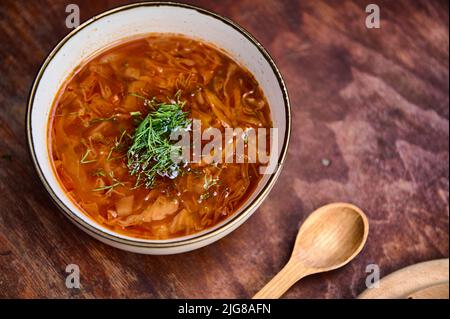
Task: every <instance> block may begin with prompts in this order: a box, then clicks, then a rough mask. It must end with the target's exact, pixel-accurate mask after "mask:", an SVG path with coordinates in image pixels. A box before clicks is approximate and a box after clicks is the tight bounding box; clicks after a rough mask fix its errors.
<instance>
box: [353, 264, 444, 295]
mask: <svg viewBox="0 0 450 319" xmlns="http://www.w3.org/2000/svg"><path fill="white" fill-rule="evenodd" d="M448 271H449V268H448V258H447V259H445V258H444V259H436V260H429V261H425V262H421V263H417V264H414V265H410V266H407V267H405V268H402V269H399V270H396V271H394V272H393V273H391V274H389V275H387V276H386V277H383V278H381V280H380V281H379V282H378V283H377V285H378V287H377V288H376V289H375V288H368V289H366V290H364V291H363V292H362V293H361V294H360V295H359V296H358V298H359V299H405V298H409V297H413V298H414V296H417V297H420V296H422V297H425V296H426V295H427V294H431V293H434V292H436V293H438V292H441V291H442V287H441V285H442V284H447V287H448ZM435 286H436V288H437V291H435V290H434V289H430V290H427V288H431V287H435ZM437 286H439V287H437ZM416 293H417V295H416ZM447 296H448V288H447ZM436 298H437V297H436Z"/></svg>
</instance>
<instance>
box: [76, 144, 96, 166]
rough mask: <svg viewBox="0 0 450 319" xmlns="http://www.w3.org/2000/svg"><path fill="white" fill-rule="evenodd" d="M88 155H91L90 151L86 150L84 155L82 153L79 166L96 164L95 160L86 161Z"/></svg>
mask: <svg viewBox="0 0 450 319" xmlns="http://www.w3.org/2000/svg"><path fill="white" fill-rule="evenodd" d="M90 153H91V150H90V149H89V148H88V149H87V150H86V153H84V155H83V157H82V158H81V160H80V163H81V164H89V163H94V162H97V160H96V159H92V160H88V159H87V158H88V156H89V154H90Z"/></svg>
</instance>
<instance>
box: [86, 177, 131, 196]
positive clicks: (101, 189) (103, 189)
mask: <svg viewBox="0 0 450 319" xmlns="http://www.w3.org/2000/svg"><path fill="white" fill-rule="evenodd" d="M109 176H110V177H111V179H112V184H111V185H105V186H102V187H97V188H94V189H93V190H92V191H93V192H101V191H106V190H107V192H106V194H108V193H110V192H111V191H112V190H113V189H114V188H115V187H117V186H124V183H122V182H120V181H119V180H117V179H116V178H115V177H114V173H113V172H111V173H109Z"/></svg>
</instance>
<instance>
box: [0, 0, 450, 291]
mask: <svg viewBox="0 0 450 319" xmlns="http://www.w3.org/2000/svg"><path fill="white" fill-rule="evenodd" d="M180 1H183V0H180ZM0 2H1V4H0V39H1V41H0V297H4V298H6V297H19V298H33V297H50V298H58V297H59V298H68V297H71V298H93V297H103V298H121V297H128V298H171V297H172V298H174V297H177V298H205V297H208V298H218V297H222V298H249V297H251V296H253V295H254V294H255V293H256V292H257V291H258V290H259V289H261V288H262V287H263V286H264V284H266V283H267V282H268V280H270V279H271V278H272V277H273V276H274V274H275V273H276V272H278V271H279V270H280V269H281V268H282V266H283V265H284V264H285V263H286V262H287V260H288V258H289V255H290V251H291V249H292V245H293V243H294V239H295V235H296V233H297V230H298V225H299V223H300V222H302V221H303V220H304V219H305V218H306V216H307V215H308V214H309V213H310V212H312V211H313V210H315V209H316V208H318V207H320V206H322V205H324V204H327V203H330V202H337V201H344V202H351V203H354V204H356V205H357V206H359V207H361V208H362V209H363V211H364V212H366V213H367V215H368V218H369V220H370V235H369V238H368V243H367V245H366V247H365V248H364V250H363V251H362V252H361V254H360V255H359V256H358V257H357V258H356V259H355V260H354V261H353V262H352V263H351V264H349V265H348V266H346V267H345V268H343V269H340V270H337V271H334V272H331V273H326V274H321V275H318V276H314V277H310V278H305V279H304V280H302V282H301V283H299V284H298V285H295V286H294V287H293V288H292V289H290V290H289V292H288V293H287V294H286V295H285V296H284V297H285V298H353V297H355V296H357V295H358V294H359V293H360V292H361V291H363V290H364V289H365V278H366V276H367V273H366V266H367V265H368V264H372V263H376V264H377V265H379V267H380V269H381V273H382V274H388V273H390V272H392V271H394V270H396V269H400V268H402V267H405V266H407V265H411V264H414V263H417V262H421V261H425V260H430V259H436V258H444V257H448V251H449V237H448V227H449V223H448V220H449V219H448V209H449V201H448V191H449V168H448V161H449V145H448V138H449V128H448V124H449V121H448V120H449V98H448V96H449V91H448V83H449V77H448V76H449V71H448V67H449V64H448V61H449V60H448V59H449V55H448V47H449V40H448V36H449V32H448V27H449V24H448V21H449V17H448V1H425V0H423V1H414V0H410V1H408V0H404V1H400V0H399V1H384V0H380V1H376V3H377V4H379V6H380V11H381V12H380V14H381V28H380V29H367V28H366V27H365V25H364V21H365V17H366V13H365V6H366V5H367V3H368V2H367V1H318V0H317V1H316V0H301V1H300V0H286V1H280V0H240V1H235V0H220V1H211V0H187V2H189V3H191V4H194V5H198V6H202V7H204V8H206V9H211V10H213V11H216V12H218V13H219V14H222V15H224V16H226V17H228V18H230V19H232V20H234V21H236V22H237V23H239V24H241V25H242V26H244V27H245V28H247V29H248V30H249V31H250V32H252V33H253V34H254V35H255V36H256V37H257V38H258V39H259V40H260V41H261V43H262V44H263V45H264V46H265V47H266V48H267V49H268V50H269V51H270V53H271V55H272V56H273V57H274V59H275V61H276V62H277V64H278V66H279V67H280V70H281V72H282V73H283V75H284V78H285V80H286V83H287V86H288V88H289V92H290V96H291V102H292V111H293V119H292V120H293V132H292V140H291V144H290V148H289V154H288V157H287V162H286V165H285V167H284V169H283V172H282V174H281V176H280V179H279V181H278V183H277V184H276V185H275V188H274V189H273V191H272V192H271V194H270V195H269V197H268V198H267V200H266V201H265V202H264V203H263V205H262V206H261V208H260V209H259V210H258V211H257V212H256V213H255V214H254V215H253V216H252V218H250V219H249V220H248V221H247V222H246V223H245V224H244V225H243V226H242V227H241V228H239V229H238V230H236V231H235V232H233V233H232V234H230V235H229V236H227V237H226V238H224V239H223V240H220V241H219V242H217V243H215V244H213V245H211V246H208V247H206V248H203V249H200V250H198V251H194V252H191V253H187V254H182V255H178V256H141V255H136V254H131V253H126V252H123V251H119V250H117V249H114V248H111V247H108V246H106V245H103V244H101V243H99V242H98V241H96V240H94V239H92V238H91V237H89V236H88V235H86V234H84V233H83V232H82V231H80V230H79V229H77V228H76V227H75V226H73V225H72V224H71V223H70V222H69V221H68V220H67V219H66V218H65V217H64V216H62V214H61V213H60V212H59V211H58V210H57V208H56V207H55V205H53V204H52V202H51V200H50V198H49V197H48V196H47V194H46V193H45V191H44V189H43V187H42V185H41V183H40V181H39V179H38V178H37V176H36V174H35V172H34V169H33V167H32V164H31V161H30V159H29V156H28V153H27V149H26V144H25V143H26V142H25V140H26V139H25V128H24V118H25V106H26V100H27V95H28V92H29V89H30V87H31V83H32V81H33V78H34V76H35V74H36V72H37V70H38V68H39V66H40V64H41V63H42V61H43V60H44V58H45V56H46V55H47V53H48V52H49V51H50V50H51V48H52V47H53V46H54V45H55V44H56V43H57V42H58V41H59V40H60V39H61V38H62V37H63V36H64V35H66V34H67V33H68V32H69V30H68V29H67V28H66V26H65V19H66V12H65V9H66V5H68V4H71V3H75V4H78V5H79V7H80V12H81V19H82V21H85V20H87V19H88V18H90V17H91V16H93V15H95V14H98V13H100V12H102V11H104V10H107V9H110V8H113V7H115V6H118V5H121V4H125V3H129V2H130V1H125V0H96V1H90V0H59V1H53V0H41V1H17V0H1V1H0ZM43 125H44V123H43ZM324 159H327V160H330V161H331V164H330V165H327V164H328V162H327V161H324ZM325 163H326V164H325ZM72 263H73V264H77V265H79V267H80V271H81V289H67V288H66V286H65V278H66V276H67V274H66V272H65V269H66V266H67V265H68V264H72Z"/></svg>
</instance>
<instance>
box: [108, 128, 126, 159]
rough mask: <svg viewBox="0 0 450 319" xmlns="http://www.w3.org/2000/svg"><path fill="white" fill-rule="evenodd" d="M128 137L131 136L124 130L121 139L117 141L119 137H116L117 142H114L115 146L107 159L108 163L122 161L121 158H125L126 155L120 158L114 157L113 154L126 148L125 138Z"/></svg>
mask: <svg viewBox="0 0 450 319" xmlns="http://www.w3.org/2000/svg"><path fill="white" fill-rule="evenodd" d="M128 136H129V134H128V133H127V131H126V130H124V131H123V132H122V134H121V135H120V137H119V139H117V137H116V140H115V141H114V145H113V146H112V147H111V148H110V150H109V153H108V156H107V157H106V160H107V161H112V160H116V159H120V158H123V157H124V156H125V155H122V156H118V157H112V154H113V152H118V151H120V150H121V149H122V148H123V147H124V146H125V144H124V138H125V137H128Z"/></svg>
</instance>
